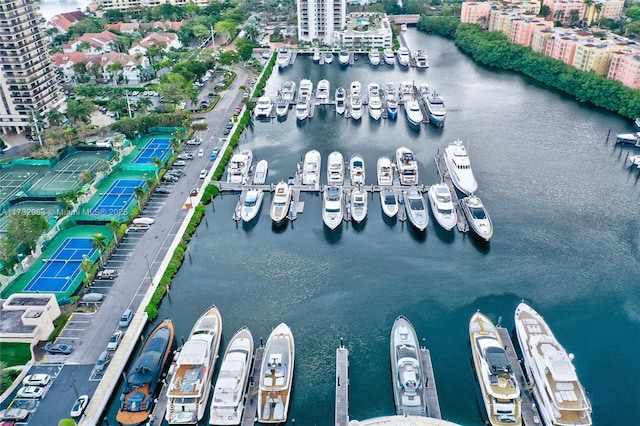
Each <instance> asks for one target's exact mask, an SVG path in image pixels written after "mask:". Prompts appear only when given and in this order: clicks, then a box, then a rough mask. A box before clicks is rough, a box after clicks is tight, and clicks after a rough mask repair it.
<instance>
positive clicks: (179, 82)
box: [158, 73, 197, 105]
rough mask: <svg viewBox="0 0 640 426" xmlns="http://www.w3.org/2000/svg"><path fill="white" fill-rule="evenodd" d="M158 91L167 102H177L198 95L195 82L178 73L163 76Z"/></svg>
mask: <svg viewBox="0 0 640 426" xmlns="http://www.w3.org/2000/svg"><path fill="white" fill-rule="evenodd" d="M158 93H159V94H160V96H162V97H163V98H164V99H165V101H166V102H167V103H171V104H174V105H175V104H177V103H179V102H180V101H186V100H189V99H191V98H193V97H194V96H197V91H196V89H195V88H194V87H193V84H192V83H191V82H190V81H188V80H187V79H185V78H184V76H182V74H178V73H169V74H166V75H164V76H163V77H162V79H161V81H160V86H159V87H158Z"/></svg>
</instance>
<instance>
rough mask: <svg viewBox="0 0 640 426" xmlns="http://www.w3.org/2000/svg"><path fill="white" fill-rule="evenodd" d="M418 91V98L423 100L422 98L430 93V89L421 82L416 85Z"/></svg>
mask: <svg viewBox="0 0 640 426" xmlns="http://www.w3.org/2000/svg"><path fill="white" fill-rule="evenodd" d="M418 93H419V94H420V99H422V100H424V98H425V97H426V96H427V95H428V94H429V93H431V89H430V88H429V85H428V84H427V83H421V84H420V86H418Z"/></svg>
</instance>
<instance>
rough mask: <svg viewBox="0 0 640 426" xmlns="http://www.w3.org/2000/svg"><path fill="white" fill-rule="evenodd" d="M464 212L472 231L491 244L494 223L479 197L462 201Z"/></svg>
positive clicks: (466, 198)
mask: <svg viewBox="0 0 640 426" xmlns="http://www.w3.org/2000/svg"><path fill="white" fill-rule="evenodd" d="M462 212H463V213H464V215H465V217H466V218H467V222H469V226H470V227H471V230H473V232H474V233H475V234H476V235H477V236H478V237H480V238H482V239H483V240H485V241H486V242H489V240H490V239H491V237H493V222H491V218H490V217H489V213H487V210H486V209H485V208H484V205H483V204H482V201H480V199H479V198H478V197H475V196H469V197H465V198H463V199H462Z"/></svg>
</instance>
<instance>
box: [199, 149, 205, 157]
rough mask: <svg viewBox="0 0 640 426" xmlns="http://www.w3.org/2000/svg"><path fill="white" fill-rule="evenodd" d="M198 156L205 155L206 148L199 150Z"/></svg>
mask: <svg viewBox="0 0 640 426" xmlns="http://www.w3.org/2000/svg"><path fill="white" fill-rule="evenodd" d="M198 157H204V149H199V150H198Z"/></svg>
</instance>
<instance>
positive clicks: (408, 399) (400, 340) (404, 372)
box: [390, 315, 427, 416]
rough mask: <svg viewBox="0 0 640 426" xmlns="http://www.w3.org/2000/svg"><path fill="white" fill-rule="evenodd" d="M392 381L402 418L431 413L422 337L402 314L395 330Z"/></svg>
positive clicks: (396, 322)
mask: <svg viewBox="0 0 640 426" xmlns="http://www.w3.org/2000/svg"><path fill="white" fill-rule="evenodd" d="M390 343H391V344H390V349H391V378H392V383H393V399H394V401H395V404H396V414H397V415H398V416H424V415H426V413H427V399H426V394H425V383H424V375H423V372H422V363H421V361H420V359H421V358H420V345H419V344H418V336H417V335H416V330H415V329H414V328H413V325H412V324H411V322H410V321H409V320H408V319H407V318H406V317H404V316H402V315H400V316H399V317H398V318H396V320H395V321H394V322H393V327H392V328H391V342H390Z"/></svg>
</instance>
